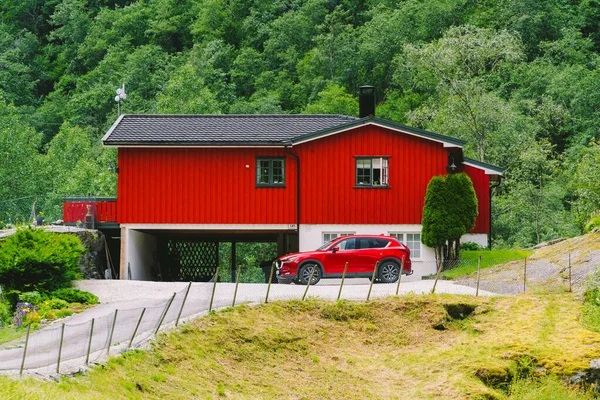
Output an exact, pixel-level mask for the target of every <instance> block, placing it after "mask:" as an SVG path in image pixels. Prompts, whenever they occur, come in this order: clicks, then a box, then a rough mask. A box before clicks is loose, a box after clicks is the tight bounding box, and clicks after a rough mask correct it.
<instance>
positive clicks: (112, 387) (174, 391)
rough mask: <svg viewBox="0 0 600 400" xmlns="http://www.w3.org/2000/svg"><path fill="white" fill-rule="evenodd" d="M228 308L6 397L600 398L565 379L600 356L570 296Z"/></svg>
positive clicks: (27, 383)
mask: <svg viewBox="0 0 600 400" xmlns="http://www.w3.org/2000/svg"><path fill="white" fill-rule="evenodd" d="M457 307H462V309H467V308H468V309H469V310H472V313H470V314H468V313H467V315H466V316H464V315H463V316H461V317H459V316H457V315H458V314H456V313H453V312H450V310H452V309H454V310H455V309H456V308H457ZM447 310H448V311H447ZM226 311H227V312H217V313H213V314H210V315H208V316H206V317H203V318H200V319H197V320H195V321H193V322H191V323H190V324H187V325H183V326H182V327H180V328H179V329H178V330H176V331H172V332H171V333H169V334H163V335H160V336H159V337H158V339H157V340H156V341H155V342H154V343H153V344H152V346H151V347H150V348H149V349H148V350H147V351H140V350H136V351H132V352H129V353H126V354H124V355H122V356H119V357H113V358H111V359H110V360H109V361H108V362H107V363H105V364H104V365H101V366H98V367H95V368H94V369H93V370H91V371H89V372H88V373H86V374H85V375H76V376H74V377H65V378H62V379H61V380H60V381H59V382H53V381H40V380H34V379H23V380H15V379H11V378H9V377H1V376H0V398H2V399H4V398H8V399H11V398H14V399H20V398H27V399H53V398H61V399H65V400H68V399H78V400H79V399H82V400H84V399H94V400H102V399H114V398H119V399H121V398H131V399H162V398H169V399H173V400H175V399H189V398H198V399H216V398H228V399H242V400H243V399H275V398H276V399H281V400H284V399H300V398H302V399H307V400H309V399H323V398H336V399H340V400H343V399H358V398H361V399H363V398H364V399H420V400H421V399H423V400H427V399H436V400H438V399H440V400H444V399H452V400H455V399H467V398H468V399H497V400H501V399H511V400H512V399H515V400H516V399H519V400H522V399H527V400H538V399H539V400H547V399H556V400H563V399H564V400H567V399H573V400H579V399H581V400H583V399H591V398H592V397H591V395H590V394H588V393H586V392H585V391H583V390H582V389H581V388H577V387H567V386H565V385H563V384H562V383H561V378H562V377H566V378H568V377H570V376H573V375H574V374H575V373H577V372H578V371H581V370H584V369H586V368H587V366H589V362H590V360H592V359H595V358H598V357H600V334H599V333H595V332H591V331H589V330H587V329H585V328H583V327H582V326H581V311H582V304H581V301H580V300H579V299H578V298H577V297H576V296H573V295H570V294H561V295H550V296H534V295H521V296H504V297H498V298H474V297H468V296H451V295H406V296H399V297H391V298H387V299H376V300H373V301H371V302H368V303H365V302H350V301H341V302H331V301H321V300H318V299H314V298H311V299H309V300H307V301H304V302H302V301H290V302H273V303H269V304H266V305H265V304H262V305H259V306H256V307H249V306H245V305H242V306H238V307H235V308H229V309H227V310H226ZM449 312H450V313H449ZM451 315H455V318H459V319H452V317H451ZM462 317H464V318H462ZM460 318H462V319H460ZM440 326H443V329H440V328H439V327H440ZM565 343H568V346H565Z"/></svg>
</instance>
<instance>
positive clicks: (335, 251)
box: [331, 246, 340, 253]
mask: <svg viewBox="0 0 600 400" xmlns="http://www.w3.org/2000/svg"><path fill="white" fill-rule="evenodd" d="M338 251H340V248H339V247H338V246H333V247H332V248H331V252H332V253H337V252H338Z"/></svg>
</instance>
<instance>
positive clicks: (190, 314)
mask: <svg viewBox="0 0 600 400" xmlns="http://www.w3.org/2000/svg"><path fill="white" fill-rule="evenodd" d="M339 284H340V280H337V279H331V280H322V281H321V282H319V284H317V285H315V286H311V287H310V288H309V291H308V296H316V297H319V298H322V299H330V300H335V299H336V298H337V296H338V292H339ZM432 286H433V281H415V280H413V281H412V282H402V283H401V286H400V293H401V294H406V293H415V294H420V293H430V292H431V288H432ZM77 287H79V288H80V289H82V290H86V291H89V292H92V293H94V294H96V295H97V296H98V298H99V299H100V302H101V304H100V305H98V306H97V307H95V308H93V309H90V310H88V311H86V312H84V313H81V314H78V315H74V316H72V317H69V318H66V319H64V320H62V321H59V322H57V323H54V324H53V325H51V326H49V327H47V328H44V329H41V330H39V331H37V332H35V333H33V334H31V336H30V339H29V343H28V348H27V352H26V361H25V369H26V370H27V371H28V373H30V374H41V375H44V376H48V375H55V374H56V370H57V361H58V359H59V351H60V360H61V363H60V373H61V374H64V373H70V372H75V371H78V370H80V369H83V368H84V367H85V361H86V356H87V353H88V351H89V353H90V356H89V360H90V363H93V362H99V361H102V360H104V359H105V358H106V356H107V348H109V343H110V345H111V347H110V353H111V354H118V352H120V351H124V350H126V349H127V348H128V347H129V344H130V343H132V347H139V346H142V345H143V344H144V343H146V342H147V341H148V340H149V339H150V338H151V337H152V336H153V334H154V331H155V330H156V328H157V327H158V326H159V323H160V321H161V319H163V317H164V321H163V323H162V325H161V326H162V327H163V328H164V327H169V326H173V325H174V324H175V321H176V319H177V318H178V315H179V313H181V317H182V319H185V318H194V317H196V316H199V315H202V314H205V313H206V312H207V311H208V309H209V304H210V297H211V294H212V291H213V288H214V285H213V284H212V283H193V284H192V285H191V287H190V291H189V294H188V296H187V299H186V301H185V305H184V306H183V308H182V305H183V304H184V303H183V300H184V297H185V292H186V289H187V287H188V284H187V283H183V282H143V281H121V280H112V281H106V280H90V281H80V282H77ZM396 287H397V285H396V284H375V285H373V289H372V292H371V298H375V297H384V296H391V295H394V294H395V292H396ZM305 289H306V286H299V285H294V284H290V285H272V286H271V289H270V292H269V301H276V300H291V299H301V298H302V296H303V294H304V291H305ZM234 291H235V284H233V283H218V284H217V287H216V290H215V298H214V302H213V304H212V308H213V309H219V308H223V307H228V306H231V305H232V300H233V295H234ZM368 292H369V280H368V279H347V280H346V282H344V288H343V291H342V295H341V298H343V299H348V300H365V299H366V297H367V294H368ZM436 292H437V293H452V294H469V295H474V294H475V289H474V288H471V287H467V286H461V285H455V284H453V283H452V282H450V281H439V282H438V285H437V288H436ZM266 293H267V284H250V283H245V284H240V285H239V288H238V293H237V296H236V304H240V303H261V302H264V301H265V298H266ZM174 294H175V296H174ZM479 294H480V295H484V296H489V295H493V293H490V292H483V291H480V292H479ZM171 299H173V300H171ZM169 303H171V304H170V306H169V307H168V308H167V305H168V304H169ZM115 310H118V311H117V312H115ZM142 310H143V313H142ZM165 311H167V312H166V314H165ZM163 314H165V315H164V316H163ZM92 321H93V326H92ZM63 324H64V331H63ZM113 326H114V327H115V328H114V330H113V329H112V328H113ZM61 337H62V343H63V344H62V347H61V346H60V343H61ZM90 337H91V340H90ZM132 337H134V339H133V340H132V339H131V338H132ZM23 354H24V339H21V340H19V341H17V342H13V343H9V344H6V345H3V346H1V347H0V373H13V374H14V373H17V372H18V371H19V369H20V366H21V363H22V361H23Z"/></svg>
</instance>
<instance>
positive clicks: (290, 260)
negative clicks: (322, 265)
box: [281, 257, 300, 263]
mask: <svg viewBox="0 0 600 400" xmlns="http://www.w3.org/2000/svg"><path fill="white" fill-rule="evenodd" d="M298 258H300V257H290V258H286V259H285V260H281V261H282V262H284V263H285V262H294V261H297V260H298Z"/></svg>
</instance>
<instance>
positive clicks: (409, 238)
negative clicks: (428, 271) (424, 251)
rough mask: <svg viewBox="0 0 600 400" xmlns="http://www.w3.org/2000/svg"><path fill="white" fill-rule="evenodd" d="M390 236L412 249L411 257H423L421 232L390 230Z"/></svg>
mask: <svg viewBox="0 0 600 400" xmlns="http://www.w3.org/2000/svg"><path fill="white" fill-rule="evenodd" d="M390 236H393V237H395V238H396V239H398V241H399V242H400V243H403V244H405V245H406V247H408V248H409V249H410V256H411V258H421V234H420V233H398V232H390Z"/></svg>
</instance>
